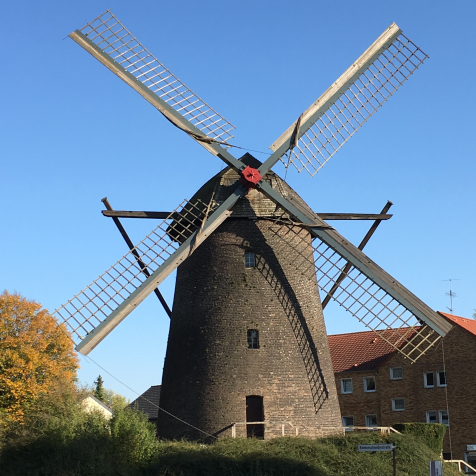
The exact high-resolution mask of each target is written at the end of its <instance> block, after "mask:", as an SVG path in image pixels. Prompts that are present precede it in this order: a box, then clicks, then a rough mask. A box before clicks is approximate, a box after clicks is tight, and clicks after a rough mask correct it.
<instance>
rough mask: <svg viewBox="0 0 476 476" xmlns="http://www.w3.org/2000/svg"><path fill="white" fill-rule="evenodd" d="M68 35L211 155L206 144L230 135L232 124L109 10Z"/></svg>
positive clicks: (223, 140)
mask: <svg viewBox="0 0 476 476" xmlns="http://www.w3.org/2000/svg"><path fill="white" fill-rule="evenodd" d="M69 37H70V38H71V39H72V40H74V41H75V42H76V43H78V44H79V45H80V46H81V47H82V48H84V49H85V50H86V51H87V52H88V53H90V54H91V55H92V56H94V57H95V58H96V59H97V60H98V61H100V62H101V63H102V64H103V65H104V66H106V67H107V68H108V69H109V70H110V71H112V72H113V73H114V74H115V75H116V76H118V77H119V78H121V79H122V80H123V81H124V82H125V83H126V84H128V85H129V86H130V87H132V88H133V89H134V90H135V91H137V92H138V93H139V94H140V95H141V96H142V97H143V98H144V99H146V100H147V101H148V102H149V103H150V104H152V105H153V106H154V107H155V108H157V109H158V110H159V111H160V112H161V113H162V114H163V115H164V116H165V117H166V118H167V119H169V120H170V121H171V122H172V123H173V124H174V125H176V126H177V127H179V128H180V129H182V130H184V131H185V132H187V133H188V134H189V135H191V136H192V137H193V138H194V139H196V140H197V141H198V142H199V143H200V144H201V145H203V146H204V147H205V148H206V149H207V150H209V151H210V152H211V153H212V154H213V155H216V153H215V152H213V149H210V148H209V147H207V145H208V143H210V142H211V141H217V142H220V143H225V144H226V143H227V142H228V141H229V140H230V139H232V138H233V135H232V134H231V132H232V131H233V130H234V129H235V126H233V125H232V124H231V123H230V122H229V121H227V120H226V119H225V118H223V116H221V115H220V114H218V113H217V112H216V111H215V110H214V109H212V108H211V107H210V106H209V105H208V104H207V103H206V102H205V101H203V100H202V99H200V98H199V97H198V96H197V95H196V94H195V93H193V92H192V90H191V89H189V88H188V87H187V86H185V84H184V83H182V82H181V81H180V80H179V79H178V78H177V77H176V76H175V75H174V74H172V73H171V72H170V70H168V69H167V68H166V67H165V66H164V65H163V64H162V63H160V61H159V60H157V58H155V57H154V56H153V55H152V54H151V53H150V52H149V51H148V50H147V49H146V48H145V47H144V46H143V45H142V44H141V43H139V42H138V41H137V39H136V38H135V37H134V36H133V35H132V34H131V33H130V32H129V30H127V29H126V28H125V27H124V25H123V24H122V23H121V22H120V21H119V20H118V19H117V18H116V17H115V16H114V15H113V14H112V13H111V11H110V10H107V11H106V12H104V13H103V14H102V15H99V16H98V17H97V18H95V19H94V20H93V21H92V22H89V23H88V24H86V25H85V26H84V27H83V28H81V29H79V30H75V31H74V32H72V33H70V34H69ZM174 113H175V114H174ZM206 138H208V139H210V140H209V142H208V143H207V142H206Z"/></svg>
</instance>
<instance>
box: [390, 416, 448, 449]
mask: <svg viewBox="0 0 476 476" xmlns="http://www.w3.org/2000/svg"><path fill="white" fill-rule="evenodd" d="M393 428H395V430H397V431H399V432H400V433H410V434H411V435H413V436H415V437H417V438H420V439H421V440H423V442H424V443H425V444H426V445H427V446H428V447H429V448H430V449H431V450H433V451H434V452H436V453H439V454H441V452H442V451H443V438H444V436H445V433H446V425H443V424H441V423H396V424H395V425H393Z"/></svg>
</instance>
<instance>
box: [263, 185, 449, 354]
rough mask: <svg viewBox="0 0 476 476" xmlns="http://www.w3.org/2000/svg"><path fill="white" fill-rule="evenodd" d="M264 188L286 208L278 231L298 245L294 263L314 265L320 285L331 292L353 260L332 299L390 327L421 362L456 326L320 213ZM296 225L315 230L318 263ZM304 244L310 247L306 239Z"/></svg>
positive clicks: (391, 338) (394, 340)
mask: <svg viewBox="0 0 476 476" xmlns="http://www.w3.org/2000/svg"><path fill="white" fill-rule="evenodd" d="M261 190H262V191H263V193H265V194H266V196H268V198H270V199H272V200H273V201H274V202H275V203H276V204H277V205H278V206H279V207H281V208H282V209H283V210H284V212H283V219H281V220H280V221H278V222H277V225H276V228H275V230H276V234H277V236H280V237H282V239H284V240H286V237H288V238H287V239H288V240H289V243H293V244H292V246H289V252H290V253H295V259H294V264H295V266H296V267H298V268H299V269H302V270H303V272H304V270H305V268H306V267H309V266H315V268H316V275H317V280H318V284H319V287H320V288H321V290H323V291H324V292H326V293H327V292H330V290H331V289H332V287H333V285H334V284H335V283H336V282H337V280H338V279H339V276H340V275H341V273H342V271H343V269H344V268H345V266H346V264H347V263H350V264H351V265H352V268H351V269H350V270H349V271H347V272H346V275H345V279H344V280H343V281H342V282H341V283H340V288H339V290H338V291H336V292H335V293H334V294H333V296H332V298H333V299H334V300H335V301H337V302H338V303H339V304H340V305H341V306H343V307H344V308H345V309H346V310H347V311H349V312H350V313H351V314H353V315H354V316H355V317H356V318H357V319H358V320H359V321H361V322H362V323H363V324H365V325H366V326H367V327H368V328H370V329H372V330H374V331H375V332H377V333H379V335H380V334H382V331H383V330H385V331H386V333H385V334H382V338H385V340H387V342H388V343H389V344H391V345H392V346H394V347H395V348H396V349H397V350H399V351H400V352H402V353H403V354H404V355H405V356H406V357H408V358H409V359H410V360H412V361H416V360H417V359H418V358H419V357H420V356H421V355H423V353H425V352H426V351H427V350H428V349H429V348H430V347H431V346H433V345H434V344H435V343H436V342H437V341H438V340H439V338H440V337H441V336H444V335H445V334H446V333H447V332H448V331H449V330H450V329H451V328H452V326H451V325H450V324H449V323H448V322H447V321H446V320H445V319H443V318H442V317H441V316H439V315H438V314H437V313H436V312H434V311H433V310H432V309H430V308H429V307H428V306H427V305H426V304H425V303H423V302H422V301H421V300H420V299H418V298H417V297H416V296H415V295H414V294H413V293H411V292H410V291H409V290H408V289H407V288H405V287H404V286H403V285H402V284H400V283H399V282H398V281H397V280H396V279H395V278H393V277H392V276H390V275H389V274H388V273H387V272H385V271H384V270H383V269H382V268H380V267H379V266H378V265H377V264H376V263H374V262H373V261H372V260H371V259H370V258H368V257H367V256H366V255H365V254H364V253H363V252H362V251H360V250H359V249H358V248H356V247H355V246H353V245H352V244H351V243H349V242H348V241H347V240H346V239H345V238H344V237H343V236H341V235H340V234H339V233H338V232H337V231H335V230H334V229H333V228H332V227H330V226H329V225H327V223H325V222H324V221H323V220H321V219H320V218H319V217H317V216H315V215H313V216H310V214H309V213H306V212H305V211H304V210H303V209H302V208H298V207H295V206H294V205H293V203H290V202H289V201H288V200H286V199H285V198H284V197H283V196H282V195H280V194H279V193H277V192H276V191H275V190H273V189H272V188H271V187H270V186H269V185H268V184H267V183H262V184H261ZM289 216H290V217H291V220H289V218H288V217H289ZM296 225H298V226H301V227H303V228H301V232H302V233H303V234H307V233H309V232H310V233H311V234H312V236H314V238H315V240H314V243H315V244H314V245H313V253H314V262H310V260H309V258H308V256H309V253H308V252H307V251H306V249H303V250H300V249H299V246H296V245H295V236H294V235H295V233H296V231H295V230H296ZM283 227H284V230H283ZM302 243H303V246H304V247H305V246H306V245H305V243H306V241H305V240H304V239H303V240H302ZM306 257H307V258H306ZM392 328H397V329H399V331H398V332H396V333H395V335H393V334H392V333H391V332H388V329H392Z"/></svg>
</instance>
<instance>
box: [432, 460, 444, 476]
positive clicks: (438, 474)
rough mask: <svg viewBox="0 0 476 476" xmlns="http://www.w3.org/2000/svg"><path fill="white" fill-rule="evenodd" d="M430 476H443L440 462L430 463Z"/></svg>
mask: <svg viewBox="0 0 476 476" xmlns="http://www.w3.org/2000/svg"><path fill="white" fill-rule="evenodd" d="M430 476H443V463H442V462H441V461H430Z"/></svg>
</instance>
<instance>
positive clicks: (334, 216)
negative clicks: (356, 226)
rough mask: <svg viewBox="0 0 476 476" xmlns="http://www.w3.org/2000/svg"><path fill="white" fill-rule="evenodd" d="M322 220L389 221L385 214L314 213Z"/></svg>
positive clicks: (388, 216) (390, 216)
mask: <svg viewBox="0 0 476 476" xmlns="http://www.w3.org/2000/svg"><path fill="white" fill-rule="evenodd" d="M316 215H317V216H318V217H319V218H321V219H322V220H379V222H380V221H381V220H389V219H390V218H392V216H393V215H388V214H387V213H316Z"/></svg>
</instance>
